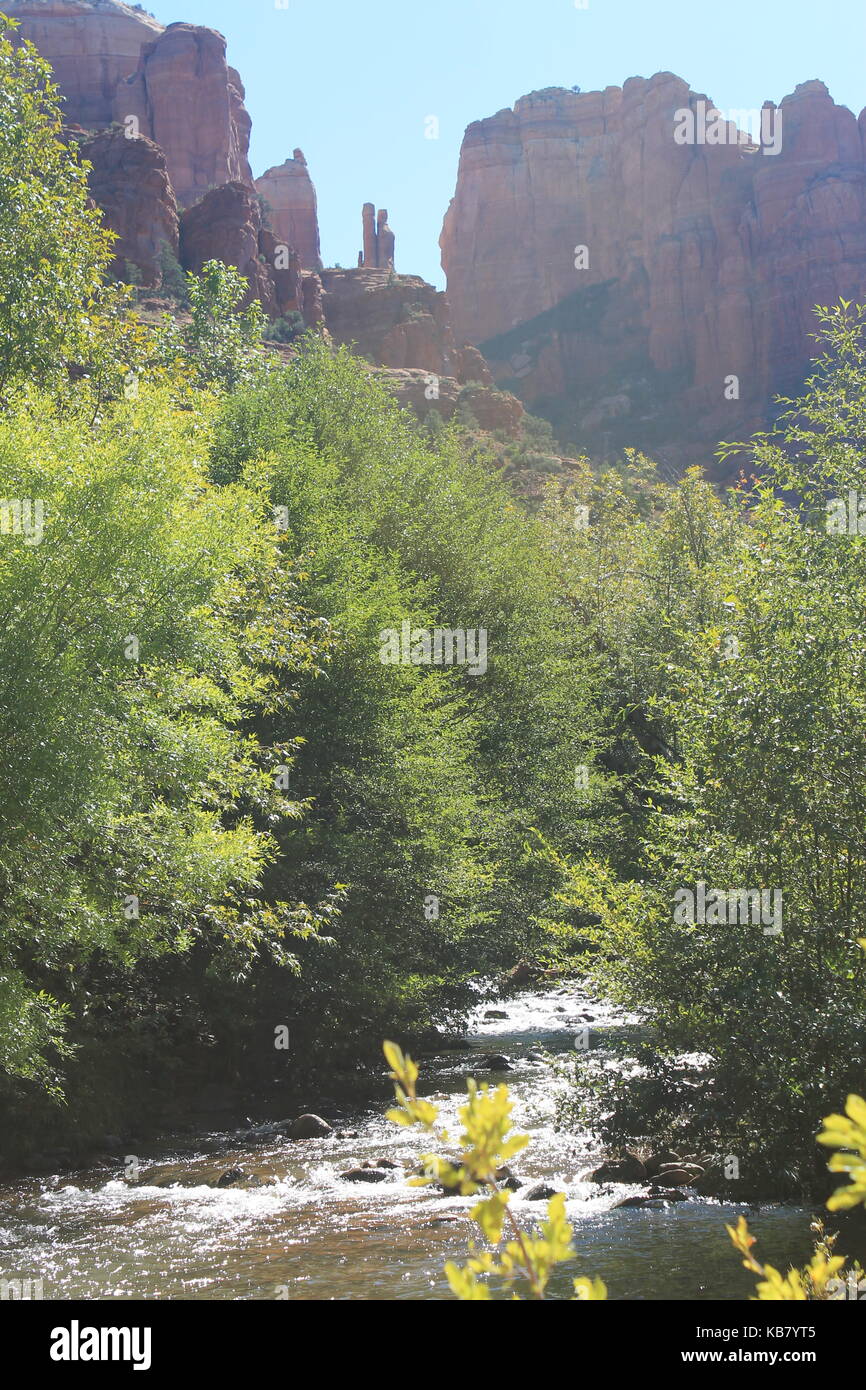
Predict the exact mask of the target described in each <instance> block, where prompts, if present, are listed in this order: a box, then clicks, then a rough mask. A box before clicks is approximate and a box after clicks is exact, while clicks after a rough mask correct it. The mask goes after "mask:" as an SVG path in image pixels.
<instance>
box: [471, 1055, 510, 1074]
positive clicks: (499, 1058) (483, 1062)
mask: <svg viewBox="0 0 866 1390" xmlns="http://www.w3.org/2000/svg"><path fill="white" fill-rule="evenodd" d="M478 1065H479V1067H482V1068H483V1069H484V1070H485V1071H510V1070H511V1059H510V1058H509V1057H506V1056H505V1055H504V1054H503V1053H501V1052H490V1053H488V1055H487V1056H486V1057H481V1058H480V1059H479V1062H478Z"/></svg>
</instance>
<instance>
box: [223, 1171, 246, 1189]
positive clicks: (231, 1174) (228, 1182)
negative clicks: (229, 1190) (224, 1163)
mask: <svg viewBox="0 0 866 1390" xmlns="http://www.w3.org/2000/svg"><path fill="white" fill-rule="evenodd" d="M246 1178H247V1175H246V1173H245V1172H244V1170H243V1168H228V1169H227V1170H226V1172H225V1173H222V1174H221V1175H220V1176H219V1177H218V1178H217V1182H216V1185H217V1187H236V1186H237V1184H238V1183H239V1182H246Z"/></svg>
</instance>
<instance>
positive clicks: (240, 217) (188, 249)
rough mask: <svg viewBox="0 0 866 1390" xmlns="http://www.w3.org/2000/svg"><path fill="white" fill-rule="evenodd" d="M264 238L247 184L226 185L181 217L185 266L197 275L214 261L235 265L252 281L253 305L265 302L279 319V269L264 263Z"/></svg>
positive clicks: (215, 190)
mask: <svg viewBox="0 0 866 1390" xmlns="http://www.w3.org/2000/svg"><path fill="white" fill-rule="evenodd" d="M262 236H263V233H262V218H261V211H260V209H259V204H258V199H257V198H256V196H255V193H254V192H253V189H252V188H251V187H249V186H248V185H247V184H243V183H227V184H224V185H223V186H222V187H221V188H215V189H214V190H213V191H212V192H211V193H207V194H205V196H204V198H202V199H201V201H200V202H198V203H196V204H195V206H194V207H191V208H188V209H187V210H186V211H185V212H183V213H182V214H181V219H180V259H181V264H182V265H183V268H184V270H190V271H192V272H193V273H194V274H196V275H198V274H200V273H201V270H202V267H203V266H204V265H205V264H206V263H207V262H208V261H212V260H220V261H223V262H224V263H225V264H226V265H232V266H235V267H236V269H237V270H239V271H240V273H241V274H242V275H245V276H246V278H247V279H248V280H249V282H250V291H249V295H248V298H247V302H249V301H250V300H252V299H258V300H260V302H261V305H262V308H263V309H264V310H265V312H266V313H268V314H270V315H271V316H274V315H275V314H276V313H277V312H278V305H277V299H276V292H275V284H274V275H273V268H272V267H269V266H268V265H267V264H266V263H265V261H264V260H263V259H261V260H260V259H259V257H260V253H261V250H262V246H261V242H262Z"/></svg>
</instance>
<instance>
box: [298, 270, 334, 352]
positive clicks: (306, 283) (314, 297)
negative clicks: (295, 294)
mask: <svg viewBox="0 0 866 1390" xmlns="http://www.w3.org/2000/svg"><path fill="white" fill-rule="evenodd" d="M301 292H302V296H303V299H302V306H301V312H302V313H303V315H304V323H305V325H306V327H307V328H315V329H317V330H318V331H319V332H320V333H324V334H325V336H326V337H330V334H329V333H328V332H327V330H326V325H325V312H324V309H323V308H322V281H321V279H320V277H319V276H318V275H305V276H304V278H303V280H302V282H301Z"/></svg>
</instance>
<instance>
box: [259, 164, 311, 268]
mask: <svg viewBox="0 0 866 1390" xmlns="http://www.w3.org/2000/svg"><path fill="white" fill-rule="evenodd" d="M256 189H257V191H258V192H259V193H260V194H261V195H262V197H263V198H264V199H265V202H266V203H267V204H268V208H267V217H268V220H269V222H270V225H271V227H272V228H273V230H274V232H275V233H276V236H277V239H278V240H279V241H281V242H283V243H284V244H285V245H287V246H290V247H291V248H292V249H293V250H294V251H297V253H298V256H299V257H300V262H301V265H302V266H303V267H304V269H305V270H320V269H321V266H322V259H321V256H320V253H319V219H318V211H317V208H316V190H315V188H314V187H313V182H312V180H311V178H310V175H309V171H308V169H307V161H306V160H305V158H304V155H303V152H302V151H301V150H295V152H294V155H293V156H292V158H291V159H287V160H286V161H285V163H284V164H278V165H277V166H276V167H275V168H273V169H268V170H267V172H266V173H264V174H262V176H261V178H260V179H256Z"/></svg>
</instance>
